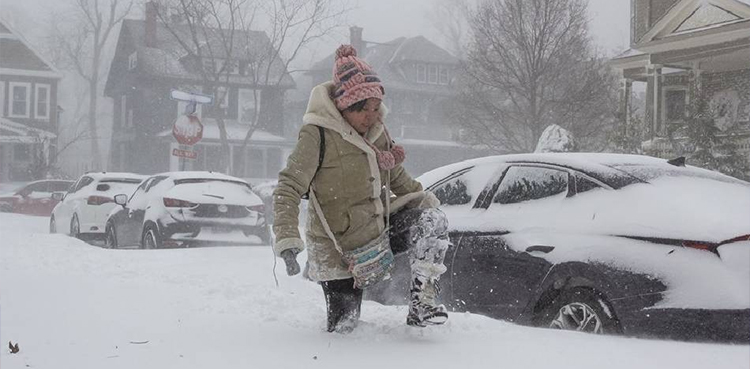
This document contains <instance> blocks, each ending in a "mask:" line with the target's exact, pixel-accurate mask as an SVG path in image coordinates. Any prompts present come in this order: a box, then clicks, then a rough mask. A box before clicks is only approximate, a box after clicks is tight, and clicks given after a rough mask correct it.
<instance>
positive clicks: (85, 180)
mask: <svg viewBox="0 0 750 369" xmlns="http://www.w3.org/2000/svg"><path fill="white" fill-rule="evenodd" d="M91 182H94V179H93V178H91V177H88V176H86V177H83V178H81V180H80V181H78V183H77V184H76V187H75V189H73V192H78V191H80V190H81V189H82V188H84V187H86V186H88V185H90V184H91Z"/></svg>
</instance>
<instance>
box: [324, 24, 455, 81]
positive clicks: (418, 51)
mask: <svg viewBox="0 0 750 369" xmlns="http://www.w3.org/2000/svg"><path fill="white" fill-rule="evenodd" d="M357 51H358V55H359V56H360V57H361V58H363V59H364V60H365V61H366V62H367V63H368V64H370V66H372V67H373V68H374V69H375V71H376V72H377V73H378V75H379V76H380V79H381V80H382V81H383V85H384V86H385V89H386V92H387V90H388V89H391V88H393V89H399V90H413V91H426V90H429V91H431V92H434V93H445V86H443V85H430V84H415V83H413V82H409V81H408V80H407V78H406V74H405V73H404V71H403V69H402V68H401V64H402V63H404V62H422V63H435V64H447V65H455V66H457V65H458V64H459V59H458V58H456V57H455V56H453V55H451V54H450V53H449V52H447V51H446V50H445V49H443V48H441V47H440V46H438V45H436V44H435V43H433V42H432V41H430V40H428V39H427V38H425V37H424V36H416V37H399V38H396V39H393V40H391V41H389V42H386V43H382V44H380V43H378V44H375V43H371V45H369V46H367V47H365V49H364V50H357ZM334 57H335V53H333V54H330V55H328V56H327V57H325V58H324V59H322V60H321V61H319V62H317V63H315V64H314V65H313V67H312V68H311V70H310V72H312V73H323V72H325V73H328V74H331V73H332V70H333V64H334Z"/></svg>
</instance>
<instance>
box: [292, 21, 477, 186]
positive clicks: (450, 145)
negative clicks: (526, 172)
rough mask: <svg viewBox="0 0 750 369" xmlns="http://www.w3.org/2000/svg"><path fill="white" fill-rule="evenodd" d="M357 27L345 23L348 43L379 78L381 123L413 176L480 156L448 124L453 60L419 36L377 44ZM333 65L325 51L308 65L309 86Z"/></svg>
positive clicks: (329, 75)
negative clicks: (383, 109)
mask: <svg viewBox="0 0 750 369" xmlns="http://www.w3.org/2000/svg"><path fill="white" fill-rule="evenodd" d="M362 31H363V29H362V28H360V27H350V29H349V32H350V43H351V45H352V46H354V48H355V49H357V55H358V56H359V57H361V58H363V59H364V60H365V61H367V63H368V64H370V65H371V66H372V67H373V68H374V69H375V71H376V72H377V73H378V75H379V76H380V79H381V80H382V81H383V87H384V88H385V97H384V101H383V102H384V104H385V105H386V106H387V107H388V109H389V113H388V118H387V121H386V125H387V127H388V131H389V132H390V134H391V136H392V138H393V139H394V140H395V141H396V142H397V143H398V144H400V145H403V146H404V147H405V149H406V152H407V156H408V160H407V161H406V162H405V165H406V167H407V169H409V171H410V172H411V173H412V174H415V175H417V174H420V173H424V172H426V171H428V170H430V169H434V168H436V167H439V166H442V165H445V164H449V163H453V162H456V161H460V160H465V159H468V158H473V157H476V156H478V155H480V153H479V152H478V151H476V150H474V149H473V148H471V147H468V146H466V145H462V144H461V143H459V134H460V130H459V129H458V127H456V126H455V125H452V124H451V123H450V121H451V119H450V113H451V111H450V109H451V106H452V103H453V102H454V100H455V96H456V95H457V89H456V88H455V86H454V83H455V81H456V76H457V75H458V73H459V71H460V65H459V59H458V58H456V57H455V56H453V55H451V54H450V53H449V52H448V51H446V50H445V49H443V48H441V47H440V46H438V45H436V44H434V43H433V42H431V41H430V40H428V39H427V38H425V37H423V36H416V37H399V38H396V39H394V40H391V41H388V42H384V43H378V42H370V41H365V40H363V38H362ZM333 64H334V54H331V55H329V56H328V57H326V58H324V59H323V60H321V61H319V62H317V63H315V64H314V65H313V67H312V68H310V70H309V71H308V72H307V73H306V74H307V75H308V76H310V77H311V78H312V83H313V85H318V84H320V83H323V82H325V81H329V80H331V78H332V70H333ZM299 117H301V114H300V115H299ZM298 120H301V119H300V118H298Z"/></svg>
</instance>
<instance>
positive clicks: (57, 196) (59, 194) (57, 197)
mask: <svg viewBox="0 0 750 369" xmlns="http://www.w3.org/2000/svg"><path fill="white" fill-rule="evenodd" d="M50 197H51V198H52V200H55V201H62V200H63V199H64V198H65V192H53V193H52V195H50Z"/></svg>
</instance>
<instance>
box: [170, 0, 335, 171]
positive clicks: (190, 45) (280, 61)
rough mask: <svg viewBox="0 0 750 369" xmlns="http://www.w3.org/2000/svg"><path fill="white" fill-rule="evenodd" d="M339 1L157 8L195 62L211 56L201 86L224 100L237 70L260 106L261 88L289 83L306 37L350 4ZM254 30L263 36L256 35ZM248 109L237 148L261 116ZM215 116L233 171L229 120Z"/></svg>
mask: <svg viewBox="0 0 750 369" xmlns="http://www.w3.org/2000/svg"><path fill="white" fill-rule="evenodd" d="M337 1H338V0H312V1H308V0H267V1H262V0H162V1H161V2H160V3H159V5H158V6H157V8H156V11H157V14H158V18H159V20H160V21H161V24H163V26H164V27H165V28H166V29H167V30H168V32H169V33H170V34H171V35H172V37H173V39H174V40H175V42H177V43H178V44H179V46H180V49H181V52H182V53H184V54H187V55H188V56H189V57H190V58H192V59H193V60H197V61H199V63H202V62H203V61H206V60H208V61H211V62H210V63H209V64H211V65H213V67H208V68H206V67H205V65H201V66H200V67H198V68H196V70H197V72H198V76H199V78H200V83H201V84H202V87H203V88H204V89H206V90H207V91H205V90H204V92H209V93H211V94H213V95H214V97H215V99H214V101H215V105H216V102H220V101H224V99H225V98H226V96H225V95H226V94H227V93H229V89H227V88H225V86H227V84H228V83H229V81H230V78H231V75H232V74H233V73H237V72H239V73H240V74H241V75H242V76H244V77H246V78H248V79H249V81H250V84H251V85H252V86H254V87H255V88H254V89H252V91H253V97H252V99H253V101H254V106H255V107H258V106H259V101H260V95H259V89H260V88H269V87H278V86H280V85H281V84H283V83H289V84H290V85H291V77H290V75H289V74H290V73H291V72H292V71H290V70H289V65H290V63H292V62H293V61H294V60H295V58H296V57H297V56H298V55H299V53H300V51H302V50H303V49H304V48H306V47H307V46H309V45H310V43H312V42H313V41H315V40H317V39H319V38H321V37H324V36H326V35H328V34H330V33H331V32H332V30H333V29H335V28H336V27H338V26H339V24H341V23H340V22H338V20H339V18H340V16H341V15H343V14H345V13H346V12H347V11H348V8H347V7H345V6H344V7H339V6H336V3H337ZM257 30H261V31H263V33H264V34H265V36H264V37H258V31H257ZM283 52H286V53H287V57H286V58H284V57H282V53H283ZM213 109H216V106H214V107H213ZM252 114H253V118H252V119H251V120H250V121H248V122H246V123H247V125H246V127H247V130H246V133H245V138H244V140H243V144H242V146H241V150H244V149H245V147H246V146H247V145H248V143H249V141H250V138H251V137H252V135H253V133H254V132H255V130H256V129H257V127H258V123H259V122H260V120H261V119H260V118H261V111H260V109H257V108H256V109H255V110H254V112H253V113H252ZM213 117H214V118H215V119H216V124H217V126H218V129H219V139H220V142H221V146H222V158H221V160H220V162H221V166H222V167H223V168H226V170H227V171H228V172H231V168H230V166H229V164H230V162H231V161H230V160H229V154H230V149H229V142H228V139H227V124H226V121H225V119H224V117H223V115H222V114H215V115H214V116H213Z"/></svg>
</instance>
